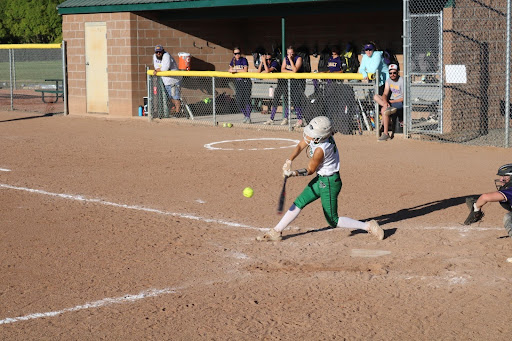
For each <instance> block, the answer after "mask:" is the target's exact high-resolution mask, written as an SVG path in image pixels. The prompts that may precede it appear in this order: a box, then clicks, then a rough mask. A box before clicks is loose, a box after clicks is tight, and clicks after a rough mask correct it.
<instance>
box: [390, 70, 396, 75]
mask: <svg viewBox="0 0 512 341" xmlns="http://www.w3.org/2000/svg"><path fill="white" fill-rule="evenodd" d="M389 74H390V75H398V72H396V71H389Z"/></svg>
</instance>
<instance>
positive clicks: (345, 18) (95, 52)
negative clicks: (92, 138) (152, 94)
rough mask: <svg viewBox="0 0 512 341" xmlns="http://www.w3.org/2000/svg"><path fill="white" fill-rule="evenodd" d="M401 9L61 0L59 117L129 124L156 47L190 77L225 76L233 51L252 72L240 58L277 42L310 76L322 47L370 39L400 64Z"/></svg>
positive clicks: (197, 0) (320, 3) (320, 0)
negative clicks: (63, 70)
mask: <svg viewBox="0 0 512 341" xmlns="http://www.w3.org/2000/svg"><path fill="white" fill-rule="evenodd" d="M402 7H403V4H402V1H401V0H388V1H386V2H383V1H380V0H367V1H364V2H361V1H358V0H334V1H333V0H309V1H307V0H245V1H233V0H209V1H207V0H103V1H97V0H68V1H65V2H63V3H62V4H60V5H59V6H58V11H59V14H61V15H62V17H63V24H62V25H63V26H62V31H63V39H64V40H65V41H66V42H67V63H68V103H69V105H68V106H69V113H70V114H84V113H88V114H98V113H99V114H108V115H111V116H137V115H138V107H139V106H140V105H142V99H143V97H145V96H146V95H147V89H146V68H147V67H150V68H151V69H152V68H153V65H152V55H153V49H154V46H155V45H157V44H162V45H163V46H164V47H165V49H166V50H167V51H168V52H169V53H171V55H173V57H174V58H175V59H177V57H178V53H179V52H186V53H189V54H190V55H191V57H192V62H191V64H192V70H214V71H226V70H227V65H228V63H229V61H230V60H231V58H232V50H231V49H232V48H233V47H234V46H239V47H240V48H241V49H242V52H243V54H244V55H245V56H246V57H247V58H248V59H249V63H250V65H251V67H253V68H252V69H250V70H249V71H255V68H254V64H253V61H252V57H251V55H250V53H251V52H252V51H254V50H255V49H256V48H258V47H263V48H265V49H267V50H271V49H275V48H281V45H282V41H283V40H284V41H285V45H293V46H295V47H296V48H298V47H302V46H304V47H307V49H308V50H309V52H310V58H311V65H312V70H316V69H317V65H318V60H319V54H320V52H321V51H322V50H323V49H324V48H325V47H327V46H331V45H339V46H340V47H344V46H345V44H346V43H347V42H349V41H351V42H354V43H355V44H356V46H358V47H360V46H362V44H363V43H364V42H366V41H368V40H372V41H375V42H376V43H377V44H378V46H379V47H380V48H390V49H392V50H394V51H395V52H396V53H397V54H398V55H399V56H400V57H401V55H402V30H403V29H402V16H403V14H402V11H403V9H402ZM283 37H284V39H283ZM400 61H401V59H400ZM184 72H186V71H184Z"/></svg>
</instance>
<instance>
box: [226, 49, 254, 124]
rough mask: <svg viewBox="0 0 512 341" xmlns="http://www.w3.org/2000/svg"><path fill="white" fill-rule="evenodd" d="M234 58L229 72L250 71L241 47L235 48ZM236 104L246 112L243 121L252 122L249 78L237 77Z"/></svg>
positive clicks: (250, 83)
mask: <svg viewBox="0 0 512 341" xmlns="http://www.w3.org/2000/svg"><path fill="white" fill-rule="evenodd" d="M233 55H234V57H233V59H231V62H230V63H229V72H231V73H239V72H248V71H249V62H248V61H247V59H246V58H245V57H242V52H241V50H240V48H238V47H235V48H234V49H233ZM235 91H236V98H235V99H236V104H237V105H238V109H239V110H240V111H241V112H242V113H243V114H244V120H243V121H242V122H243V123H251V91H252V82H251V80H250V79H249V78H237V79H236V80H235Z"/></svg>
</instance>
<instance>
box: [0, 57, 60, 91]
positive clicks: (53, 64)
mask: <svg viewBox="0 0 512 341" xmlns="http://www.w3.org/2000/svg"><path fill="white" fill-rule="evenodd" d="M15 65H16V83H17V84H19V83H41V84H43V83H45V82H44V80H45V79H50V78H52V79H53V78H59V79H62V61H60V60H52V61H44V62H17V63H16V64H15ZM4 82H5V83H9V62H2V63H0V86H1V85H2V83H4Z"/></svg>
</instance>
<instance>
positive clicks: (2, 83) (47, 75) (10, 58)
mask: <svg viewBox="0 0 512 341" xmlns="http://www.w3.org/2000/svg"><path fill="white" fill-rule="evenodd" d="M65 46H66V45H65V42H63V43H62V44H5V45H0V110H23V111H30V112H39V113H44V114H50V113H52V114H53V113H67V111H66V77H65V75H66V64H65V63H66V53H65V51H66V48H65Z"/></svg>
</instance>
